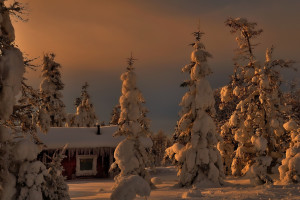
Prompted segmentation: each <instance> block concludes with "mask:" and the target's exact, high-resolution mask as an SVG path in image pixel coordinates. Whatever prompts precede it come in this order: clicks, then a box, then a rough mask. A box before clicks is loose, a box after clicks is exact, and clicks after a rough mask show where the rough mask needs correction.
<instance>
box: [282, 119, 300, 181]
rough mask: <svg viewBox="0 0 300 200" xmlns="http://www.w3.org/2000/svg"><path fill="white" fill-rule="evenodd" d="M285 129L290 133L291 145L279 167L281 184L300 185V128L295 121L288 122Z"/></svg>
mask: <svg viewBox="0 0 300 200" xmlns="http://www.w3.org/2000/svg"><path fill="white" fill-rule="evenodd" d="M283 127H284V128H285V130H286V131H288V132H289V133H290V136H291V143H290V147H289V148H288V149H287V151H286V157H285V159H283V160H282V165H281V166H280V167H279V172H280V180H279V182H278V183H279V184H290V183H300V127H299V125H298V124H297V123H296V122H295V121H294V120H293V119H291V120H289V121H288V122H286V123H285V124H284V125H283Z"/></svg>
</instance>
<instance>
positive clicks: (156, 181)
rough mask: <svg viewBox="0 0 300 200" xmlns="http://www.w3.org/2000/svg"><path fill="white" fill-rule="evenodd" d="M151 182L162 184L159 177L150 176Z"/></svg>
mask: <svg viewBox="0 0 300 200" xmlns="http://www.w3.org/2000/svg"><path fill="white" fill-rule="evenodd" d="M151 183H153V184H154V185H156V184H162V180H161V179H160V178H159V177H153V178H151Z"/></svg>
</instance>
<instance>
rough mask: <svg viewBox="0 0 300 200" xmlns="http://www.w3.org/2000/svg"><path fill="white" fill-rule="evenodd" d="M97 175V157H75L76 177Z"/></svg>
mask: <svg viewBox="0 0 300 200" xmlns="http://www.w3.org/2000/svg"><path fill="white" fill-rule="evenodd" d="M96 174H97V155H77V156H76V176H93V175H96Z"/></svg>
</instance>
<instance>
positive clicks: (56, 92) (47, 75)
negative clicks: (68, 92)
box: [40, 53, 66, 127]
mask: <svg viewBox="0 0 300 200" xmlns="http://www.w3.org/2000/svg"><path fill="white" fill-rule="evenodd" d="M54 58H55V55H54V54H53V53H50V54H45V55H44V61H43V68H42V77H43V78H44V79H43V80H42V82H41V84H40V91H41V93H42V95H43V105H42V108H41V110H43V112H42V113H41V114H42V115H43V116H46V115H45V114H47V115H49V116H50V120H51V121H50V125H51V126H52V127H63V126H64V125H65V121H66V113H65V104H64V103H63V101H62V100H61V98H62V93H61V90H63V88H64V84H63V83H62V81H61V73H60V68H61V65H60V64H58V63H56V62H55V61H54ZM41 117H42V116H41Z"/></svg>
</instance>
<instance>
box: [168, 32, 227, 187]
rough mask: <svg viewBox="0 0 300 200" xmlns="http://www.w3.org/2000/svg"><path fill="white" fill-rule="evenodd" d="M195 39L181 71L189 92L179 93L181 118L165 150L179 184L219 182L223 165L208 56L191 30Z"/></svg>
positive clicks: (199, 35) (221, 177) (221, 179)
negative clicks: (169, 145)
mask: <svg viewBox="0 0 300 200" xmlns="http://www.w3.org/2000/svg"><path fill="white" fill-rule="evenodd" d="M193 34H194V36H195V38H196V41H195V43H194V44H193V47H194V51H193V52H192V54H191V63H190V64H188V65H186V66H185V67H183V69H182V71H183V72H187V73H189V75H190V80H188V81H186V82H185V83H184V84H182V85H185V86H188V87H189V91H188V92H187V93H186V94H185V95H184V96H183V98H182V101H181V103H180V106H182V110H181V112H180V116H181V119H180V120H179V121H178V122H177V130H176V132H175V133H174V136H173V138H174V139H175V141H174V144H173V146H171V147H169V148H168V149H167V150H166V153H167V155H168V156H169V157H170V158H171V159H173V161H174V162H175V163H176V164H177V167H178V176H179V185H180V186H190V185H193V184H194V185H199V186H201V185H221V184H223V177H224V175H223V164H222V158H221V155H220V152H219V151H218V149H217V143H218V141H220V140H221V137H220V135H219V134H218V133H217V132H216V127H215V124H214V121H213V119H212V117H211V115H213V114H214V113H215V108H214V104H215V100H214V96H213V91H212V89H211V87H210V84H209V82H208V81H207V79H206V76H207V75H209V74H211V70H210V68H209V66H208V65H207V59H208V58H209V57H211V55H210V54H209V53H208V52H207V51H206V50H205V47H204V45H203V43H201V41H200V39H201V36H202V35H203V33H202V32H200V31H197V32H194V33H193Z"/></svg>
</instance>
